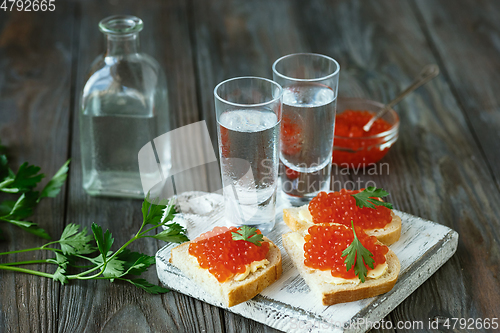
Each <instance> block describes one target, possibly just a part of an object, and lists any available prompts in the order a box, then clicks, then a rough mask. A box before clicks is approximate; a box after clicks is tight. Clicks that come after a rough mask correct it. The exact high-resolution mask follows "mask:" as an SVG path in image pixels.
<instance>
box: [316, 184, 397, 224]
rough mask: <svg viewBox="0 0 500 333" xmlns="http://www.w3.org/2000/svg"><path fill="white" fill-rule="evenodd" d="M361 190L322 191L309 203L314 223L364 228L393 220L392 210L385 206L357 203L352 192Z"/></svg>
mask: <svg viewBox="0 0 500 333" xmlns="http://www.w3.org/2000/svg"><path fill="white" fill-rule="evenodd" d="M363 190H364V189H361V190H353V191H350V190H346V189H342V190H340V191H339V192H330V193H326V192H320V193H318V195H317V196H315V197H314V198H313V199H312V200H311V202H310V203H309V206H308V208H309V212H310V213H311V215H312V217H313V222H314V223H338V224H343V225H345V226H350V225H351V220H352V221H353V222H354V225H355V226H357V227H361V228H362V229H377V228H383V227H385V226H386V225H387V224H389V223H390V222H391V221H392V216H391V210H390V209H389V208H386V207H383V206H376V209H373V208H368V207H363V208H360V207H358V206H357V205H356V199H354V197H353V196H352V194H356V193H359V192H361V191H363Z"/></svg>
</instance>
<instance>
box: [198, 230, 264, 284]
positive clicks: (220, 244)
mask: <svg viewBox="0 0 500 333" xmlns="http://www.w3.org/2000/svg"><path fill="white" fill-rule="evenodd" d="M239 229H240V228H236V227H231V228H227V227H215V228H214V229H213V230H212V231H208V232H206V233H204V234H201V235H200V236H199V237H197V238H196V239H195V240H193V241H192V242H191V243H190V244H189V254H190V255H192V256H195V257H196V259H197V260H198V264H199V265H200V267H201V268H204V269H208V271H209V272H210V273H211V274H212V275H213V276H215V277H216V278H217V280H218V281H219V282H225V281H227V280H228V279H230V278H231V277H233V276H234V275H235V274H237V273H244V272H245V268H246V267H245V266H246V265H248V264H250V263H252V262H254V261H260V260H263V259H265V258H266V256H267V253H268V252H269V243H268V242H261V246H257V245H255V244H253V243H250V242H248V241H244V240H233V237H232V235H231V232H236V231H238V230H239ZM257 233H259V234H260V233H261V232H260V230H257Z"/></svg>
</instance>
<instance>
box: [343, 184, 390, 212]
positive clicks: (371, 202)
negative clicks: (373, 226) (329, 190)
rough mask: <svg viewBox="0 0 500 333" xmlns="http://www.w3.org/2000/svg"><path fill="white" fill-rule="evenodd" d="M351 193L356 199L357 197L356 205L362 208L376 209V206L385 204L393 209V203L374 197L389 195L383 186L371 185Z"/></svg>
mask: <svg viewBox="0 0 500 333" xmlns="http://www.w3.org/2000/svg"><path fill="white" fill-rule="evenodd" d="M351 195H352V196H353V197H354V199H356V205H357V206H358V207H360V208H363V207H368V208H373V209H376V208H375V206H384V207H387V208H389V209H392V204H391V203H389V202H384V201H380V200H377V199H374V198H383V197H386V196H388V195H389V193H387V192H386V191H384V190H383V189H381V188H376V187H373V186H370V187H367V188H366V189H365V190H364V191H361V192H359V193H356V194H351Z"/></svg>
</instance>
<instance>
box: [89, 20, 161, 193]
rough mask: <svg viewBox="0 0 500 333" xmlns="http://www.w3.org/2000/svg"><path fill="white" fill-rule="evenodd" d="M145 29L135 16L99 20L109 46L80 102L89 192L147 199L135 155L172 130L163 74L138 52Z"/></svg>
mask: <svg viewBox="0 0 500 333" xmlns="http://www.w3.org/2000/svg"><path fill="white" fill-rule="evenodd" d="M142 28H143V22H142V20H141V19H139V18H137V17H134V16H111V17H108V18H106V19H104V20H102V21H101V22H100V23H99V29H100V31H101V32H102V33H104V34H105V36H106V42H107V50H106V53H105V54H103V55H101V56H99V57H97V59H96V60H94V62H93V63H92V65H91V67H90V73H89V75H88V76H87V77H88V80H87V82H86V84H85V86H84V88H83V92H82V95H81V103H80V107H81V110H80V145H81V155H82V172H83V188H84V189H85V190H86V191H87V193H89V194H91V195H107V196H121V197H136V198H144V193H143V190H142V185H141V178H140V174H139V166H138V160H137V154H138V152H139V150H140V149H141V148H142V147H143V146H144V145H145V144H146V143H148V142H149V141H151V140H153V139H154V138H155V137H157V136H159V135H161V134H163V133H166V132H167V131H168V130H169V129H170V128H169V117H168V105H167V103H168V101H167V86H166V79H165V75H164V74H163V71H162V69H161V67H160V65H159V64H158V62H157V61H156V60H154V59H153V58H152V57H150V56H148V55H146V54H144V53H140V51H139V32H140V31H141V30H142Z"/></svg>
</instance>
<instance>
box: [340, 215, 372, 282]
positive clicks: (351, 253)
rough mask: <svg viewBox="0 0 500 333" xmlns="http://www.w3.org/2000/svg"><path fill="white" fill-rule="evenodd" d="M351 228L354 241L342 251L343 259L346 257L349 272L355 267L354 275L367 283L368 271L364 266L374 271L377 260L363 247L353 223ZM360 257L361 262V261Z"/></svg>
mask: <svg viewBox="0 0 500 333" xmlns="http://www.w3.org/2000/svg"><path fill="white" fill-rule="evenodd" d="M351 226H352V232H353V234H354V240H353V241H352V243H351V245H349V246H348V247H347V248H346V249H345V250H344V251H342V257H346V258H345V261H344V263H345V265H346V268H347V271H349V270H350V269H351V268H352V267H353V266H354V274H355V275H356V276H358V277H359V279H360V280H361V282H365V279H366V274H367V273H368V269H367V268H366V266H365V265H364V264H366V265H368V267H370V268H371V269H373V263H374V262H375V260H373V254H372V253H371V252H370V251H368V250H367V249H366V248H365V247H364V246H363V244H361V242H360V241H359V239H358V236H356V231H355V230H354V222H353V221H351ZM360 256H361V260H359V257H360Z"/></svg>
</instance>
